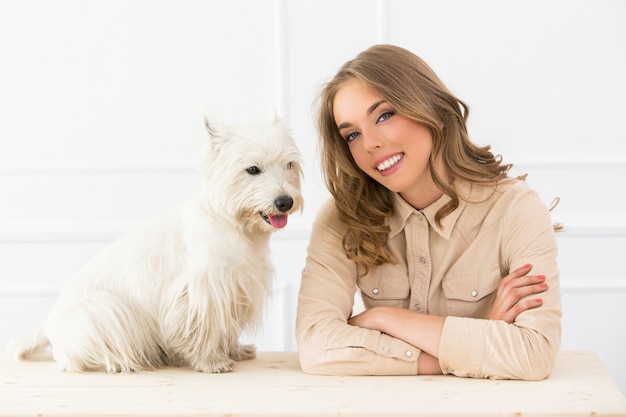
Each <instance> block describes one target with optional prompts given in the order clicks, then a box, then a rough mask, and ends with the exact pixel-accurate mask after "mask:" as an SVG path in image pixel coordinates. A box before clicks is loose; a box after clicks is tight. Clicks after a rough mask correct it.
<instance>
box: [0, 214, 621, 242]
mask: <svg viewBox="0 0 626 417" xmlns="http://www.w3.org/2000/svg"><path fill="white" fill-rule="evenodd" d="M148 222H149V220H139V219H137V220H127V221H94V222H78V221H77V222H73V221H42V222H22V223H20V222H13V223H10V224H2V223H0V243H44V242H59V243H68V242H103V241H112V240H114V239H117V238H119V237H120V236H122V235H124V234H126V233H128V232H130V231H133V230H136V229H138V228H140V227H142V226H144V225H145V224H146V223H148ZM312 223H313V219H307V218H293V219H290V221H289V224H288V225H287V227H286V228H285V229H283V230H279V231H277V232H276V233H274V234H273V235H272V239H276V240H302V239H306V240H308V238H309V235H310V233H311V224H312ZM597 237H626V225H621V224H620V225H616V226H605V225H602V226H594V225H592V224H585V225H576V224H573V225H570V224H566V225H565V229H564V230H563V231H561V232H558V233H557V238H558V239H570V238H597Z"/></svg>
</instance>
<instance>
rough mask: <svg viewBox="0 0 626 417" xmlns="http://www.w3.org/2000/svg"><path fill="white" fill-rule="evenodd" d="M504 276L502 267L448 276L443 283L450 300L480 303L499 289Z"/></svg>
mask: <svg viewBox="0 0 626 417" xmlns="http://www.w3.org/2000/svg"><path fill="white" fill-rule="evenodd" d="M501 279H502V276H501V274H500V267H499V266H498V265H495V266H493V267H491V268H487V269H483V270H479V271H472V272H465V273H457V274H451V275H448V276H447V277H446V278H445V279H444V280H443V282H442V287H443V293H444V294H445V297H446V298H447V299H449V300H460V301H469V302H472V301H479V300H482V299H483V298H485V297H486V296H488V295H489V294H492V293H493V292H494V291H496V290H497V289H498V285H499V284H500V280H501Z"/></svg>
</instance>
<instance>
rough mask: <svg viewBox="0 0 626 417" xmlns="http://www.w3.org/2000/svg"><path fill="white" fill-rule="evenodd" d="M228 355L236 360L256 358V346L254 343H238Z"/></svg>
mask: <svg viewBox="0 0 626 417" xmlns="http://www.w3.org/2000/svg"><path fill="white" fill-rule="evenodd" d="M230 357H231V358H233V359H234V360H236V361H245V360H248V359H254V358H256V347H255V346H254V345H239V346H237V348H236V349H235V350H233V351H232V352H231V353H230Z"/></svg>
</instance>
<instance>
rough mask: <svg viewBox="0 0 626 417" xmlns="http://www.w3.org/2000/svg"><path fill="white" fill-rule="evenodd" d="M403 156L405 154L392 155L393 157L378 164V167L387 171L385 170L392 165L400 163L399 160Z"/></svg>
mask: <svg viewBox="0 0 626 417" xmlns="http://www.w3.org/2000/svg"><path fill="white" fill-rule="evenodd" d="M402 156H403V154H398V155H395V156H392V157H391V158H389V159H387V160H386V161H385V162H383V163H381V164H380V165H378V166H377V167H376V168H377V169H378V170H379V171H385V170H387V169H389V168H391V167H392V166H394V165H395V164H396V163H398V161H399V160H401V159H402Z"/></svg>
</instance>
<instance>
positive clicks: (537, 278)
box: [488, 265, 548, 324]
mask: <svg viewBox="0 0 626 417" xmlns="http://www.w3.org/2000/svg"><path fill="white" fill-rule="evenodd" d="M530 269H531V266H530V265H524V266H523V267H521V268H519V269H516V270H515V271H513V272H511V273H510V274H509V275H507V276H505V277H504V278H502V280H500V285H499V286H498V291H497V292H496V299H495V301H494V302H493V306H491V310H490V311H489V316H488V318H489V319H491V320H504V321H506V322H507V323H509V324H510V323H513V322H514V321H515V318H516V317H517V316H518V315H519V314H520V313H522V312H524V311H526V310H529V309H531V308H536V307H539V306H540V305H541V304H543V300H542V299H541V298H534V299H530V300H522V299H523V298H525V297H527V296H529V295H533V294H540V293H542V292H544V291H546V290H547V289H548V284H546V283H545V282H544V281H545V280H546V277H545V276H543V275H528V273H529V272H530Z"/></svg>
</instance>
